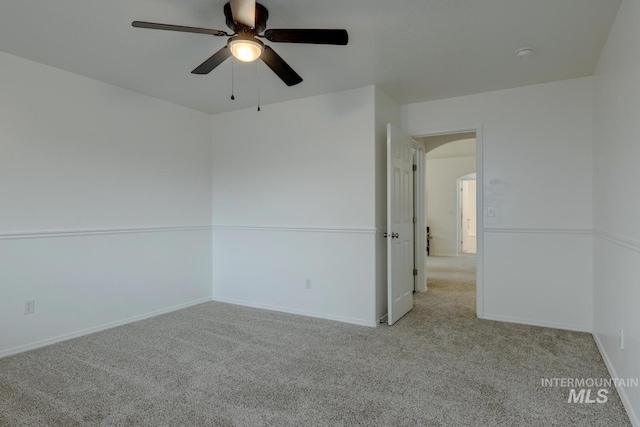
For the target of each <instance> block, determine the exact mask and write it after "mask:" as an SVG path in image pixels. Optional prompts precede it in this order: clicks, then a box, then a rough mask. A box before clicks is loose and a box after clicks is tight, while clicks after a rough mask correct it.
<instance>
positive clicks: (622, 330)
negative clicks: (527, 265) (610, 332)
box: [620, 329, 624, 350]
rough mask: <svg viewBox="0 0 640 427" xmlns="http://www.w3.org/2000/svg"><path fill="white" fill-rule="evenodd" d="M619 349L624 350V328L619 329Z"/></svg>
mask: <svg viewBox="0 0 640 427" xmlns="http://www.w3.org/2000/svg"><path fill="white" fill-rule="evenodd" d="M620 350H624V329H620Z"/></svg>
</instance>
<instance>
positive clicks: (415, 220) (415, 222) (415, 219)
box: [413, 216, 418, 224]
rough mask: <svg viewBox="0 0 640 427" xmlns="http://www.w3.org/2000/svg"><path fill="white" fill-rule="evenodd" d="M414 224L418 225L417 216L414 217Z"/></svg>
mask: <svg viewBox="0 0 640 427" xmlns="http://www.w3.org/2000/svg"><path fill="white" fill-rule="evenodd" d="M413 223H414V224H417V223H418V218H416V217H415V216H414V217H413Z"/></svg>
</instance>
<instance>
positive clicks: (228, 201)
mask: <svg viewBox="0 0 640 427" xmlns="http://www.w3.org/2000/svg"><path fill="white" fill-rule="evenodd" d="M374 120H375V89H374V87H366V88H362V89H356V90H349V91H344V92H338V93H334V94H329V95H321V96H315V97H311V98H306V99H300V100H296V101H290V102H284V103H280V104H273V105H268V106H264V107H263V108H262V111H261V112H257V111H256V110H255V109H247V110H241V111H235V112H230V113H224V114H218V115H215V116H214V117H213V141H214V143H213V147H214V148H213V203H214V204H213V206H214V207H213V224H214V233H213V241H214V254H213V259H214V271H213V281H214V286H213V297H214V299H216V300H219V301H226V302H232V303H238V304H243V305H251V306H258V307H264V308H270V309H275V310H281V311H288V312H294V313H300V314H307V315H311V316H317V317H325V318H330V319H337V320H342V321H347V322H352V323H358V324H363V325H370V326H373V325H375V321H376V317H375V314H376V313H375V298H376V294H375V279H376V277H375V262H376V253H375V240H376V232H377V230H376V218H375V215H376V210H375V206H376V194H375V185H374V183H375V164H376V163H375V156H376V154H375V150H374V147H375V123H374ZM306 279H310V280H311V289H307V288H306Z"/></svg>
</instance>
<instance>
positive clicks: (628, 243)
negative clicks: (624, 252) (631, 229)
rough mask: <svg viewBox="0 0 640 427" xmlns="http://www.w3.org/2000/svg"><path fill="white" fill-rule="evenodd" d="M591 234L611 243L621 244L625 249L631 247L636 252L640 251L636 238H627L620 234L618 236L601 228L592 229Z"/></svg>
mask: <svg viewBox="0 0 640 427" xmlns="http://www.w3.org/2000/svg"><path fill="white" fill-rule="evenodd" d="M593 234H594V235H596V236H598V237H600V238H602V239H605V240H608V241H610V242H612V243H615V244H617V245H619V246H623V247H625V248H627V249H631V250H633V251H636V252H640V241H638V240H634V239H629V238H627V237H622V236H618V235H617V234H613V233H608V232H606V231H602V230H593Z"/></svg>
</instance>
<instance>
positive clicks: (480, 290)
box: [408, 123, 484, 319]
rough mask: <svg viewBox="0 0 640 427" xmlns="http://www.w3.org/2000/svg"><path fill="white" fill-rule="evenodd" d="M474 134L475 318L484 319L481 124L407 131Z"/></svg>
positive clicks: (421, 134)
mask: <svg viewBox="0 0 640 427" xmlns="http://www.w3.org/2000/svg"><path fill="white" fill-rule="evenodd" d="M465 132H475V133H476V174H477V179H476V186H477V190H476V227H477V237H476V316H477V317H478V318H480V319H483V318H484V166H483V165H484V160H483V158H484V157H483V156H484V142H483V140H484V128H483V124H482V123H470V124H461V125H453V126H443V127H434V128H429V129H417V130H409V132H408V133H409V135H411V136H412V137H425V136H437V135H448V134H453V133H465Z"/></svg>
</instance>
